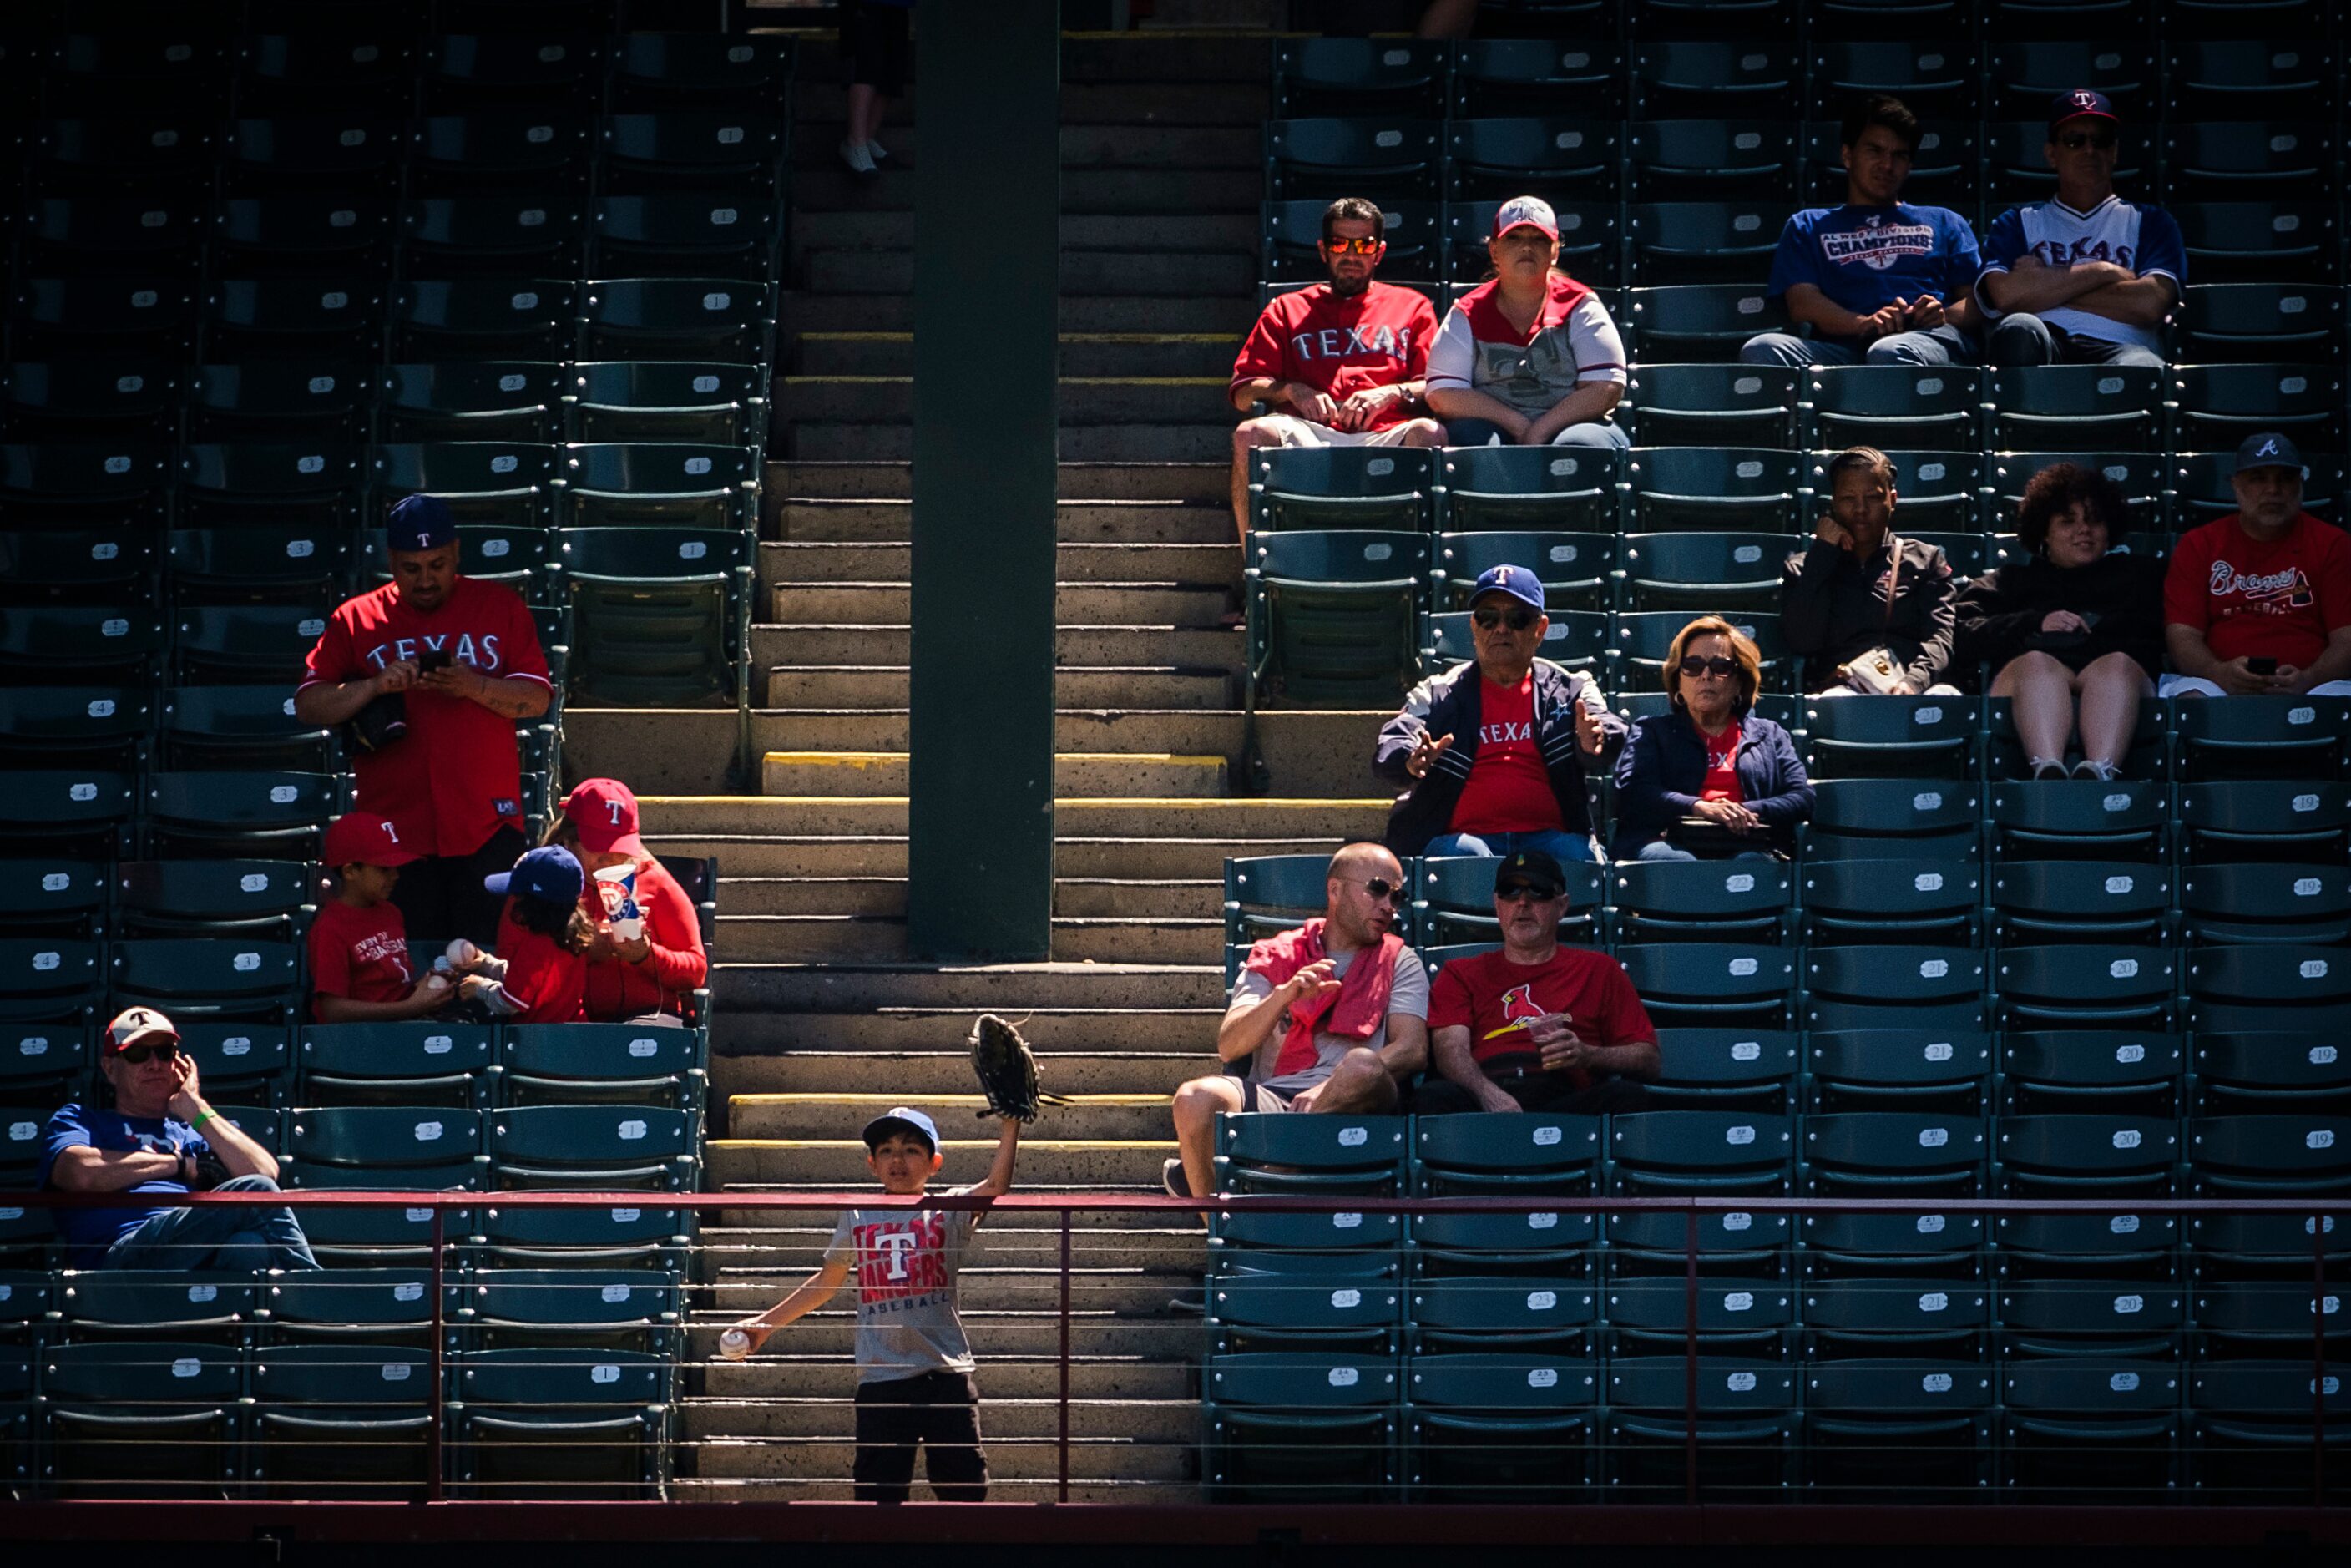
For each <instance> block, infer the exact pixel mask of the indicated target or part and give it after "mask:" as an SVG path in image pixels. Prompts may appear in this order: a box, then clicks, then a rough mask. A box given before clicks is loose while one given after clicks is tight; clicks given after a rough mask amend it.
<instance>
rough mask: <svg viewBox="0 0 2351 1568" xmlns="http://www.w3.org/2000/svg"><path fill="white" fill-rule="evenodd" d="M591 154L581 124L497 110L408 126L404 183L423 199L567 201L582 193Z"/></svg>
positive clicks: (570, 115) (562, 112) (545, 112)
mask: <svg viewBox="0 0 2351 1568" xmlns="http://www.w3.org/2000/svg"><path fill="white" fill-rule="evenodd" d="M594 154H595V144H594V140H593V127H592V125H591V123H590V121H589V120H587V119H585V118H584V117H582V116H580V115H579V114H577V113H574V112H571V111H569V110H567V109H564V108H562V107H559V106H551V105H547V104H537V105H531V106H528V107H512V106H508V105H504V104H501V105H498V106H496V107H495V108H493V109H490V110H487V111H486V112H482V113H475V114H428V115H426V116H424V117H423V119H420V120H415V121H413V124H412V128H411V130H410V131H409V171H410V173H409V178H410V182H411V185H412V188H413V190H414V191H415V192H416V193H418V194H420V195H453V194H461V193H468V192H485V191H498V192H511V193H516V194H517V195H528V196H531V197H533V198H534V199H537V200H545V199H547V198H548V197H550V196H552V197H554V198H556V199H558V200H565V199H569V198H571V197H574V196H576V195H577V194H579V193H580V192H582V191H584V190H585V188H586V186H587V183H588V172H589V164H590V160H591V159H592V158H593V156H594Z"/></svg>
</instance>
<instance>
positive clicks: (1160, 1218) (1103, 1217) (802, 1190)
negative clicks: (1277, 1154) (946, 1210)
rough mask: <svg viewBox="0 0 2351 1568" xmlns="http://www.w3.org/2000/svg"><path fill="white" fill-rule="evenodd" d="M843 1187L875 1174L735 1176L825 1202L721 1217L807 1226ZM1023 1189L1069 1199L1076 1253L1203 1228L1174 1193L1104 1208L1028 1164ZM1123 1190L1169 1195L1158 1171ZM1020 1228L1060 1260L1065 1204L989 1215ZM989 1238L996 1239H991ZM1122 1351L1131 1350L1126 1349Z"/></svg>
mask: <svg viewBox="0 0 2351 1568" xmlns="http://www.w3.org/2000/svg"><path fill="white" fill-rule="evenodd" d="M989 1146H990V1147H991V1148H992V1147H994V1146H995V1145H993V1144H992V1143H991V1144H990V1145H989ZM958 1168H960V1167H958ZM954 1179H955V1180H956V1181H962V1180H965V1179H967V1178H966V1177H964V1176H956V1177H955V1178H954ZM968 1179H971V1180H977V1179H978V1178H977V1175H974V1176H971V1177H969V1178H968ZM844 1190H846V1191H849V1192H852V1193H857V1192H871V1191H872V1190H874V1188H873V1186H872V1176H871V1175H870V1174H869V1175H868V1176H866V1178H865V1183H864V1185H863V1186H858V1187H851V1188H847V1189H844V1188H842V1187H841V1186H838V1185H836V1184H833V1183H831V1182H822V1181H809V1182H735V1183H732V1184H730V1185H729V1186H727V1188H726V1195H727V1196H728V1197H737V1196H739V1197H744V1198H746V1199H748V1198H752V1197H789V1198H793V1199H796V1200H806V1201H807V1202H809V1203H810V1204H812V1205H820V1206H821V1207H810V1208H805V1209H798V1210H794V1209H780V1208H729V1209H725V1210H722V1211H721V1214H720V1219H719V1222H720V1223H721V1224H722V1225H724V1226H725V1227H726V1228H727V1229H728V1230H730V1231H733V1230H743V1231H753V1230H759V1229H764V1228H771V1227H773V1226H775V1225H777V1224H778V1222H779V1221H781V1220H783V1219H790V1220H792V1222H793V1225H792V1228H799V1229H805V1228H809V1226H810V1223H811V1221H810V1218H807V1217H810V1216H814V1217H816V1219H815V1221H814V1222H815V1223H825V1224H829V1223H830V1222H831V1220H833V1219H835V1218H838V1216H839V1207H838V1203H837V1200H838V1199H839V1197H841V1193H842V1192H843V1191H844ZM1020 1190H1021V1191H1022V1192H1025V1193H1028V1194H1029V1195H1030V1196H1032V1197H1050V1198H1053V1199H1056V1200H1062V1199H1066V1200H1067V1201H1068V1202H1069V1203H1070V1204H1071V1206H1072V1207H1071V1209H1070V1216H1071V1224H1070V1235H1071V1250H1072V1256H1074V1254H1075V1249H1076V1247H1077V1246H1078V1244H1079V1241H1080V1239H1082V1238H1085V1237H1088V1236H1093V1235H1100V1234H1105V1233H1108V1232H1111V1231H1127V1230H1132V1231H1136V1232H1143V1233H1148V1232H1155V1231H1160V1230H1168V1229H1192V1230H1201V1229H1202V1226H1201V1224H1200V1218H1199V1216H1198V1215H1197V1214H1196V1213H1195V1212H1194V1211H1193V1210H1191V1209H1189V1208H1186V1207H1182V1206H1181V1205H1180V1204H1177V1203H1175V1200H1173V1199H1170V1200H1169V1201H1168V1202H1167V1203H1165V1204H1164V1205H1162V1204H1155V1205H1154V1206H1152V1207H1134V1208H1104V1207H1100V1206H1099V1205H1097V1204H1095V1202H1094V1199H1096V1198H1097V1197H1101V1196H1102V1192H1103V1190H1104V1189H1102V1188H1101V1187H1099V1186H1085V1185H1082V1184H1081V1185H1075V1186H1072V1185H1069V1184H1062V1185H1060V1186H1056V1185H1054V1184H1051V1183H1049V1182H1040V1181H1032V1180H1030V1179H1029V1170H1028V1168H1027V1167H1026V1166H1023V1167H1022V1169H1021V1172H1020ZM1118 1190H1120V1191H1121V1192H1123V1193H1125V1194H1127V1195H1129V1196H1132V1197H1153V1198H1166V1197H1167V1194H1166V1191H1165V1188H1164V1187H1162V1186H1160V1184H1159V1177H1158V1176H1157V1175H1156V1174H1155V1175H1154V1176H1152V1178H1151V1185H1150V1186H1133V1187H1123V1188H1120V1189H1118ZM1016 1230H1018V1231H1020V1232H1022V1233H1023V1237H1024V1240H1023V1242H1022V1245H1024V1246H1026V1245H1030V1244H1031V1242H1030V1240H1029V1239H1034V1242H1035V1244H1037V1245H1042V1244H1043V1241H1044V1239H1047V1238H1051V1239H1052V1241H1053V1245H1054V1247H1055V1248H1056V1249H1057V1250H1056V1251H1055V1252H1054V1254H1053V1256H1054V1259H1055V1260H1056V1263H1057V1264H1058V1261H1059V1260H1060V1257H1061V1253H1060V1251H1059V1250H1058V1249H1059V1247H1060V1236H1061V1210H1060V1209H1058V1208H1007V1209H999V1210H998V1211H996V1212H994V1213H991V1214H990V1215H989V1216H988V1218H987V1235H988V1236H989V1237H991V1238H993V1237H996V1236H998V1235H1008V1234H1009V1233H1011V1232H1013V1231H1016ZM990 1244H991V1245H992V1244H993V1243H992V1241H991V1243H990ZM1138 1244H1140V1243H1138ZM713 1315H716V1314H713ZM711 1348H712V1349H713V1350H716V1348H717V1347H716V1345H715V1344H714V1345H713V1346H712V1347H711ZM1046 1354H1052V1351H1051V1350H1050V1349H1049V1350H1048V1351H1047V1352H1046ZM1120 1354H1127V1353H1125V1352H1121V1353H1120Z"/></svg>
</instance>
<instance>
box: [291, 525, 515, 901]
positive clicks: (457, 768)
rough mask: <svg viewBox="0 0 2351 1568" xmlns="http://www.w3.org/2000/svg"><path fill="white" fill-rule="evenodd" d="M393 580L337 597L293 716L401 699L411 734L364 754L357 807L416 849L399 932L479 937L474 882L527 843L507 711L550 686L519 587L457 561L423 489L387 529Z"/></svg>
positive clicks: (453, 528)
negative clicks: (472, 572) (483, 576)
mask: <svg viewBox="0 0 2351 1568" xmlns="http://www.w3.org/2000/svg"><path fill="white" fill-rule="evenodd" d="M385 542H386V546H387V553H388V554H389V555H390V557H391V560H392V580H391V581H390V582H388V583H386V584H384V585H383V586H382V587H381V588H379V589H376V590H375V591H372V592H370V593H362V594H360V596H359V597H358V598H356V599H350V600H346V601H344V602H343V603H341V604H340V605H338V606H336V608H335V612H334V613H333V614H332V615H330V616H329V617H328V618H327V630H326V632H324V633H323V634H322V635H320V637H319V643H318V645H317V646H316V647H314V648H312V649H311V650H310V671H309V674H308V677H307V678H306V679H305V680H304V681H303V682H302V685H300V687H299V688H298V689H297V690H296V692H295V693H294V714H295V716H296V717H297V718H299V719H300V720H301V721H302V722H303V723H305V724H310V725H316V726H318V727H320V728H322V729H331V728H333V727H336V726H338V725H342V724H346V723H349V722H350V720H352V719H353V718H356V717H358V716H359V715H360V711H361V710H362V709H364V708H366V707H367V706H368V705H369V704H371V703H373V702H375V701H377V700H378V699H380V698H384V697H391V696H397V697H398V698H399V699H400V702H401V704H402V706H403V707H404V709H405V717H406V720H407V731H406V733H405V734H403V735H402V736H400V737H399V738H397V739H392V740H389V741H387V742H386V743H385V744H382V745H381V746H379V747H376V748H374V749H372V750H363V751H361V752H360V756H359V758H358V759H357V761H356V763H355V765H354V766H355V771H356V772H357V774H358V776H359V801H358V806H359V810H362V811H368V812H372V813H373V814H375V815H377V816H380V817H384V818H388V819H390V820H391V821H392V826H393V828H394V830H395V831H397V832H398V833H399V835H400V842H401V844H402V847H403V848H405V849H407V850H409V851H411V852H413V853H414V854H415V855H416V857H417V858H416V859H415V860H414V861H413V862H411V863H410V864H408V865H407V866H405V867H403V868H402V872H401V875H400V883H399V885H398V886H397V887H395V888H394V889H393V890H392V902H393V903H394V904H397V905H398V906H399V908H400V913H401V917H402V920H403V921H404V922H405V923H406V925H407V928H408V935H409V936H410V937H411V938H413V939H415V940H419V941H432V942H445V941H447V940H448V939H449V938H451V937H453V936H465V937H468V938H470V939H472V940H473V941H474V942H475V943H476V944H478V945H479V946H484V947H487V946H490V945H491V944H492V943H493V942H495V941H496V938H497V930H498V908H499V905H500V904H501V903H502V902H503V900H500V899H496V898H493V897H491V896H490V895H489V894H487V893H486V892H485V890H484V889H483V886H482V879H483V878H484V877H486V876H491V875H495V874H496V873H500V872H503V871H506V870H507V868H508V867H510V866H512V865H513V864H514V862H515V861H516V860H517V858H519V857H520V855H521V854H522V852H523V850H524V848H525V846H524V843H523V832H522V819H523V813H522V759H521V754H520V752H519V751H518V749H517V747H516V744H515V729H514V727H515V721H516V720H517V719H523V718H536V717H538V716H539V715H540V714H543V713H545V712H546V711H547V707H548V703H549V700H550V699H551V698H552V697H553V695H554V688H553V687H551V686H550V685H549V684H548V676H547V655H546V654H545V653H541V652H540V650H539V646H538V625H537V623H536V622H533V621H532V620H531V616H530V608H529V606H528V605H526V604H525V603H523V601H522V596H521V595H520V594H518V593H517V592H516V591H514V590H513V589H511V588H508V587H507V586H506V585H505V584H504V583H499V582H483V581H481V580H477V579H475V578H470V577H465V576H461V575H460V574H459V572H458V570H457V523H456V519H455V517H453V516H451V514H450V511H449V507H448V505H447V504H446V503H445V502H444V501H442V500H440V499H439V498H438V497H433V496H406V497H402V498H401V500H400V501H399V502H398V503H397V504H396V505H395V506H393V507H392V515H391V517H390V519H389V521H388V526H387V527H386V528H385Z"/></svg>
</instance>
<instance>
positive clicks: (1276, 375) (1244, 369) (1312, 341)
mask: <svg viewBox="0 0 2351 1568" xmlns="http://www.w3.org/2000/svg"><path fill="white" fill-rule="evenodd" d="M1436 336H1437V310H1436V308H1435V307H1434V306H1432V305H1430V304H1429V302H1428V301H1427V300H1426V298H1423V297H1422V296H1421V295H1419V294H1417V293H1416V292H1414V291H1413V290H1412V289H1409V288H1398V287H1395V285H1394V284H1392V283H1374V284H1372V285H1370V286H1369V287H1366V288H1365V289H1364V291H1363V292H1362V293H1361V294H1353V295H1342V294H1337V293H1334V292H1332V288H1331V286H1330V285H1329V284H1327V283H1318V284H1316V285H1315V286H1314V287H1311V288H1301V289H1297V290H1294V291H1293V292H1291V293H1289V294H1282V295H1277V296H1276V297H1275V298H1273V299H1271V300H1270V301H1269V302H1268V303H1267V305H1266V308H1265V309H1264V311H1263V312H1262V313H1260V314H1259V317H1258V319H1257V325H1256V326H1255V327H1253V328H1251V329H1249V336H1248V337H1247V338H1246V339H1244V340H1242V342H1241V351H1240V353H1239V354H1238V356H1236V357H1235V359H1234V360H1233V381H1232V384H1233V385H1234V386H1235V387H1238V386H1239V385H1240V384H1241V383H1242V382H1248V381H1255V380H1257V379H1259V378H1260V377H1268V378H1270V379H1272V380H1274V381H1278V382H1304V383H1305V384H1306V385H1308V386H1310V387H1314V388H1317V389H1318V390H1320V391H1322V392H1328V393H1330V394H1331V396H1332V397H1333V398H1335V399H1337V400H1338V401H1340V402H1345V401H1346V399H1347V398H1348V396H1349V395H1350V394H1351V393H1354V392H1364V391H1365V390H1367V389H1369V388H1372V387H1392V386H1395V385H1396V384H1397V383H1398V382H1416V381H1418V380H1420V379H1421V377H1422V376H1423V375H1424V374H1425V373H1426V371H1427V370H1428V346H1429V340H1431V339H1432V338H1434V337H1436ZM1412 417H1413V413H1412V411H1411V410H1410V409H1409V408H1406V407H1405V405H1404V404H1403V403H1401V402H1392V403H1390V404H1388V406H1387V407H1385V408H1384V409H1382V410H1380V412H1379V416H1378V417H1377V418H1375V419H1374V420H1373V421H1372V423H1371V426H1370V428H1372V429H1374V430H1385V429H1387V428H1388V427H1390V426H1391V425H1396V424H1402V423H1404V422H1405V420H1408V419H1410V418H1412Z"/></svg>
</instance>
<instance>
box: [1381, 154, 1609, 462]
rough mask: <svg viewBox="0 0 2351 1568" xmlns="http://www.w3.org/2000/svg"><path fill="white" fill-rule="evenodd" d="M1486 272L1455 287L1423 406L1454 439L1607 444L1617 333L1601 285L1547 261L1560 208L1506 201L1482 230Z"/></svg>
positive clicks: (1431, 357) (1431, 358)
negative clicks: (1465, 286) (1489, 231)
mask: <svg viewBox="0 0 2351 1568" xmlns="http://www.w3.org/2000/svg"><path fill="white" fill-rule="evenodd" d="M1486 254H1487V255H1488V256H1490V257H1491V258H1492V259H1493V263H1494V276H1493V277H1490V278H1489V279H1488V280H1487V281H1485V282H1484V283H1481V284H1479V286H1478V287H1475V288H1473V289H1471V290H1470V291H1469V292H1468V293H1467V294H1465V295H1463V296H1462V297H1461V298H1460V299H1459V300H1458V301H1457V302H1456V303H1455V304H1454V307H1453V309H1452V312H1451V313H1450V314H1449V315H1447V317H1446V318H1445V325H1444V326H1443V327H1442V328H1440V329H1438V330H1437V341H1436V343H1435V344H1434V345H1432V346H1431V348H1430V349H1429V351H1428V392H1427V397H1428V406H1429V410H1430V412H1431V413H1435V414H1436V415H1437V418H1439V419H1441V420H1443V421H1444V422H1445V428H1446V437H1447V442H1446V444H1447V445H1450V446H1489V445H1503V444H1508V445H1515V446H1611V447H1618V448H1622V447H1626V446H1630V445H1631V444H1632V441H1631V439H1630V438H1629V437H1628V436H1626V435H1625V433H1624V432H1623V431H1622V430H1620V429H1618V428H1617V427H1616V425H1615V424H1614V423H1612V422H1611V421H1610V419H1609V417H1608V416H1609V413H1610V412H1611V411H1612V410H1614V408H1615V406H1616V404H1617V402H1618V401H1619V400H1621V399H1622V398H1623V397H1624V395H1625V382H1627V381H1628V380H1629V377H1628V375H1627V373H1626V360H1625V340H1624V339H1623V338H1622V337H1620V336H1619V335H1618V334H1617V331H1616V323H1615V322H1614V320H1613V319H1610V317H1609V314H1608V308H1607V307H1606V306H1604V305H1603V304H1602V303H1601V302H1600V297H1599V296H1598V295H1597V294H1594V293H1593V291H1592V290H1591V289H1589V288H1587V287H1584V286H1583V284H1581V283H1578V282H1577V281H1575V279H1573V278H1572V277H1568V276H1567V274H1565V273H1563V272H1561V271H1559V270H1558V269H1557V267H1555V265H1554V264H1555V263H1556V262H1557V261H1558V260H1559V220H1558V219H1557V218H1556V217H1555V216H1553V215H1552V210H1551V205H1550V204H1549V203H1546V202H1543V201H1541V200H1538V199H1537V198H1535V197H1533V196H1518V197H1514V198H1513V199H1511V200H1510V201H1507V202H1504V203H1503V204H1501V206H1500V207H1499V208H1497V209H1496V210H1495V213H1494V233H1493V237H1491V238H1490V239H1489V240H1488V241H1487V242H1486Z"/></svg>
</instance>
